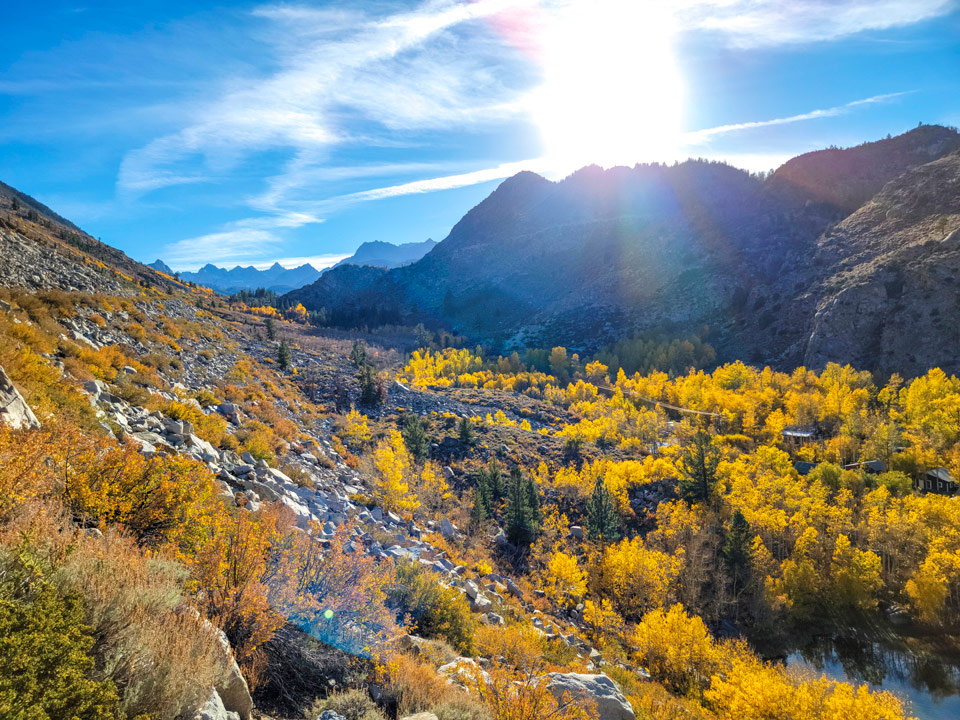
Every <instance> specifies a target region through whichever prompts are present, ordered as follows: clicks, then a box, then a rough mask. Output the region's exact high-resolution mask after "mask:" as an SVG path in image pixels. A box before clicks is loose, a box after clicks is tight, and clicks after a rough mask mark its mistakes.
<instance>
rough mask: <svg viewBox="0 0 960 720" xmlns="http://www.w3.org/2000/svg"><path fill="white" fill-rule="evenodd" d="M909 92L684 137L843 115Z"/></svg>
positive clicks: (693, 139)
mask: <svg viewBox="0 0 960 720" xmlns="http://www.w3.org/2000/svg"><path fill="white" fill-rule="evenodd" d="M908 94H909V92H895V93H886V94H883V95H874V96H872V97H868V98H863V99H862V100H853V101H852V102H848V103H844V104H843V105H835V106H834V107H829V108H822V109H819V110H810V111H809V112H805V113H800V114H799V115H790V116H788V117H780V118H773V119H771V120H752V121H750V122H742V123H733V124H730V125H718V126H717V127H712V128H707V129H705V130H696V131H694V132H691V133H687V135H686V136H685V138H684V139H685V141H686V142H687V143H689V144H690V145H697V144H699V143H702V142H705V141H707V140H710V139H711V138H714V137H716V136H718V135H726V134H728V133H733V132H738V131H741V130H756V129H758V128H764V127H772V126H774V125H789V124H791V123H797V122H803V121H804V120H816V119H818V118H826V117H836V116H837V115H843V114H845V113H848V112H850V111H851V110H852V109H854V108H856V107H859V106H862V105H873V104H875V103H882V102H888V101H890V100H893V99H894V98H898V97H902V96H903V95H908Z"/></svg>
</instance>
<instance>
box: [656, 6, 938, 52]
mask: <svg viewBox="0 0 960 720" xmlns="http://www.w3.org/2000/svg"><path fill="white" fill-rule="evenodd" d="M675 7H676V10H677V12H678V13H679V14H680V15H681V16H682V18H683V20H684V25H685V26H686V27H691V28H698V29H701V30H707V31H712V32H715V33H718V34H720V35H722V36H724V37H725V38H726V39H727V41H728V42H729V43H730V44H732V45H735V46H738V47H742V48H754V47H770V46H777V45H788V44H795V43H810V42H826V41H831V40H837V39H838V38H842V37H847V36H849V35H854V34H856V33H860V32H864V31H868V30H886V29H888V28H894V27H902V26H906V25H912V24H914V23H917V22H921V21H923V20H930V19H932V18H936V17H940V16H942V15H945V14H946V13H948V12H950V11H951V10H954V9H956V7H957V4H956V0H908V1H907V2H904V1H903V0H802V1H800V0H678V2H677V5H676V6H675Z"/></svg>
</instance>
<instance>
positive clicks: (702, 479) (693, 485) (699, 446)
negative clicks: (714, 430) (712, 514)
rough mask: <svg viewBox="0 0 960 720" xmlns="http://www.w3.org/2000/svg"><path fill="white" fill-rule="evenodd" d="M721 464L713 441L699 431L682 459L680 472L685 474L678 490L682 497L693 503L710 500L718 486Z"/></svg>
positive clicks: (685, 450) (684, 450)
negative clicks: (718, 468) (718, 473)
mask: <svg viewBox="0 0 960 720" xmlns="http://www.w3.org/2000/svg"><path fill="white" fill-rule="evenodd" d="M719 464H720V452H719V451H718V450H717V448H716V446H715V445H714V444H713V439H712V438H711V437H710V436H709V435H708V434H707V433H706V432H704V431H703V430H698V431H697V434H696V435H694V436H693V440H691V442H690V444H688V445H687V446H686V447H685V448H684V449H683V454H682V455H681V458H680V470H681V472H682V473H683V476H682V477H681V478H680V483H679V488H678V491H679V493H680V497H682V498H683V499H684V500H686V501H687V502H691V503H694V502H707V501H708V500H710V498H711V496H712V495H713V488H714V486H715V485H716V484H717V465H719Z"/></svg>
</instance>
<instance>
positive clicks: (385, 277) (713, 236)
mask: <svg viewBox="0 0 960 720" xmlns="http://www.w3.org/2000/svg"><path fill="white" fill-rule="evenodd" d="M958 148H960V135H958V134H957V132H956V131H955V130H953V129H949V128H943V127H939V126H921V127H918V128H916V129H914V130H912V131H910V132H908V133H905V134H903V135H900V136H897V137H894V138H889V139H885V140H880V141H877V142H872V143H866V144H864V145H861V146H859V147H855V148H849V149H845V150H840V149H829V150H823V151H818V152H814V153H808V154H806V155H802V156H799V157H797V158H794V159H792V160H790V161H789V162H787V163H785V164H784V165H783V166H782V167H781V168H779V169H778V170H777V171H776V172H775V173H773V174H772V175H771V176H770V177H768V178H765V179H764V178H761V177H757V176H752V175H750V174H749V173H746V172H744V171H741V170H737V169H735V168H732V167H730V166H728V165H725V164H722V163H714V162H705V161H688V162H685V163H682V164H678V165H674V166H665V165H638V166H636V167H633V168H625V167H617V168H611V169H609V170H602V169H600V168H598V167H595V166H591V167H586V168H583V169H582V170H579V171H577V172H576V173H574V174H572V175H570V176H569V177H567V178H565V179H564V180H562V181H560V182H550V181H548V180H546V179H544V178H542V177H540V176H538V175H536V174H534V173H529V172H523V173H520V174H518V175H516V176H514V177H512V178H509V179H508V180H506V181H504V182H503V183H502V184H501V185H500V186H499V187H498V188H497V189H496V190H495V191H494V192H493V193H492V194H491V195H490V196H489V197H487V198H486V199H485V200H484V201H483V202H481V203H480V204H479V205H477V206H476V207H475V208H473V209H472V210H471V211H470V212H468V213H467V214H466V215H465V216H464V217H463V219H461V220H460V221H459V222H458V223H457V224H456V226H454V228H453V229H452V230H451V232H450V234H449V235H448V236H447V238H446V239H444V240H443V241H442V242H441V243H439V244H438V245H437V246H436V247H435V248H434V249H433V250H432V251H431V252H429V253H428V254H427V255H426V256H425V257H424V258H423V259H422V260H420V261H419V262H417V263H414V264H412V265H409V266H407V267H403V268H398V269H394V270H390V271H379V272H363V273H358V272H356V271H355V270H348V269H347V268H345V267H343V268H335V269H333V270H331V271H329V272H327V273H325V274H324V276H323V277H321V278H320V279H319V280H318V281H317V282H316V283H314V284H312V285H309V286H306V287H304V288H301V289H300V290H298V291H295V292H293V293H291V294H290V295H289V296H288V297H289V299H292V300H295V301H299V302H303V303H304V305H306V306H307V307H308V308H310V309H319V308H320V307H326V308H327V310H328V312H331V311H332V312H333V313H338V312H339V313H340V317H341V319H342V320H343V321H344V322H353V321H359V322H362V321H363V318H368V319H374V320H376V319H388V320H390V321H403V322H417V321H424V322H426V323H428V324H432V325H434V326H447V327H450V328H452V329H454V330H456V331H458V332H460V333H463V334H465V335H468V336H469V337H471V338H473V339H475V340H478V341H484V342H488V343H491V344H492V345H494V346H496V347H506V348H509V347H511V346H522V345H525V344H537V345H549V344H564V345H566V346H568V347H571V348H575V349H582V350H590V349H594V348H596V347H598V346H599V345H601V344H604V343H606V342H610V341H612V340H615V339H617V338H620V337H623V336H624V335H626V334H629V333H630V332H633V331H638V330H639V331H658V332H676V333H687V332H691V331H696V330H697V329H699V328H700V327H702V326H703V325H708V326H710V327H711V329H712V330H711V332H712V334H711V342H712V343H713V344H714V345H716V347H717V349H718V352H719V357H720V359H721V360H729V359H733V358H742V359H744V360H749V361H753V362H766V363H772V364H775V365H779V366H789V365H792V364H797V363H800V362H804V361H806V362H810V363H813V364H814V365H822V364H823V363H824V362H826V361H828V360H838V361H844V362H845V361H852V360H856V361H857V362H858V363H859V364H860V365H861V366H864V367H869V368H872V369H886V368H899V367H901V366H902V367H904V368H911V369H916V370H920V369H925V368H926V367H927V366H928V365H930V364H936V363H940V364H941V365H943V366H944V367H945V368H950V369H954V368H956V367H957V366H958V363H957V362H956V361H953V360H950V361H947V360H946V359H941V358H939V356H938V359H937V360H936V361H933V360H932V359H930V358H928V356H927V354H926V353H925V351H923V350H922V349H919V350H917V351H916V352H913V353H909V352H907V351H906V350H903V352H901V351H900V350H898V349H897V347H898V346H897V345H896V344H893V345H885V346H884V347H885V350H884V352H882V353H879V354H878V353H877V347H876V342H875V341H874V340H872V339H869V338H867V337H866V336H864V335H863V334H858V333H853V334H851V332H850V329H849V328H848V327H847V323H846V321H843V320H841V315H842V313H836V312H829V311H828V310H827V308H828V307H832V306H833V305H835V304H836V303H835V302H834V301H832V300H831V298H834V297H835V296H836V295H837V293H838V292H840V291H843V290H844V289H845V288H847V286H848V285H850V286H851V287H852V283H855V282H857V281H856V278H859V277H860V276H861V275H862V274H863V273H866V272H867V267H868V266H869V267H874V266H875V265H877V263H878V258H879V257H880V256H883V257H887V259H891V258H890V257H888V256H890V254H891V253H893V254H894V255H897V254H898V253H899V252H900V251H899V250H897V249H896V248H901V247H903V248H907V247H909V248H912V249H911V250H910V251H909V252H910V257H911V258H912V259H911V260H910V261H909V267H910V270H909V272H907V275H909V278H908V279H906V280H905V281H904V282H903V283H902V288H901V289H900V290H897V291H895V293H894V294H896V292H899V293H900V294H899V295H896V297H894V296H893V295H891V296H886V297H884V298H883V302H881V303H879V304H878V305H877V306H876V307H875V308H874V309H873V310H872V312H874V313H875V314H877V315H885V314H887V313H889V312H891V311H893V310H896V309H897V308H899V307H900V305H904V306H910V305H913V304H915V300H916V302H921V301H922V300H921V299H920V298H919V297H918V298H916V299H914V298H913V296H912V293H913V292H914V286H915V285H916V286H917V288H919V286H920V285H925V284H926V283H927V282H928V280H927V275H928V274H929V273H936V272H939V271H938V270H936V268H937V267H939V265H938V259H937V258H938V253H940V250H938V247H937V244H938V243H939V242H940V241H941V240H942V239H944V238H946V237H947V233H946V232H945V230H946V229H952V228H955V227H956V226H957V224H960V223H958V221H957V218H956V217H954V213H955V209H954V208H953V206H952V203H953V202H954V200H955V196H954V197H950V195H949V192H944V191H943V188H945V187H946V188H948V187H950V183H952V182H954V181H955V179H956V177H957V160H956V153H957V151H958ZM934 178H935V179H934ZM906 196H909V197H910V200H909V203H910V213H909V219H908V218H907V217H906V216H903V217H900V219H899V220H897V221H896V222H894V220H893V219H891V218H890V217H888V214H889V212H893V213H894V214H896V213H897V212H900V210H897V208H899V207H900V205H901V204H902V203H903V202H907V200H905V199H904V198H905V197H906ZM871 198H874V199H873V200H872V201H871ZM898 217H899V216H898ZM935 227H938V228H940V230H937V231H936V232H935V231H934V228H935ZM891 244H893V245H895V246H896V248H891V247H888V246H889V245H891ZM881 246H882V247H883V248H886V249H883V250H882V251H881V249H880V248H881ZM830 248H833V249H832V250H831V249H830ZM914 255H916V257H914ZM891 257H892V256H891ZM851 263H853V264H854V265H857V264H863V265H864V269H863V271H862V272H856V271H854V269H853V268H851V267H849V266H850V264H851ZM894 284H896V283H894ZM881 285H883V283H881ZM884 287H886V285H884ZM858 292H860V291H858ZM917 292H920V290H919V289H918V290H917ZM904 293H906V294H904ZM831 303H833V305H832V304H831ZM897 311H898V312H899V310H897ZM940 311H941V312H945V311H946V308H941V310H940ZM929 330H930V332H931V333H935V332H936V331H935V330H934V329H933V326H932V325H931V327H930V329H929ZM835 336H837V337H842V338H848V339H849V341H847V340H843V341H840V340H837V341H835ZM936 337H937V335H935V334H934V335H931V336H930V337H929V338H924V339H925V340H926V339H929V340H930V341H931V342H934V341H935V339H936ZM923 344H926V343H921V347H922V345H923ZM930 357H931V358H932V356H930Z"/></svg>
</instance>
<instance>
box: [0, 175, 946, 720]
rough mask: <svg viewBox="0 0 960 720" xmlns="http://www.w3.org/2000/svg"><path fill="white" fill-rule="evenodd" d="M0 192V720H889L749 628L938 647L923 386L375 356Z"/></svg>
mask: <svg viewBox="0 0 960 720" xmlns="http://www.w3.org/2000/svg"><path fill="white" fill-rule="evenodd" d="M718 172H726V171H725V170H722V169H718ZM524 182H527V181H524ZM529 182H530V184H531V186H536V185H537V184H538V183H539V181H537V180H533V179H529ZM544 182H545V181H544ZM744 182H745V183H747V184H749V182H750V181H748V180H747V179H745V180H744ZM529 191H530V192H536V188H535V187H533V188H531V189H529ZM13 197H14V196H12V195H10V194H9V193H8V194H2V191H0V218H2V221H3V223H4V227H5V229H4V230H3V231H0V258H3V260H2V261H0V280H2V285H3V287H2V288H0V366H2V367H3V369H4V371H5V373H6V375H8V376H9V378H10V380H11V381H12V384H13V387H14V388H15V390H13V391H10V392H8V393H7V395H8V396H9V397H7V396H4V397H3V398H2V400H0V405H3V406H4V407H14V406H15V405H14V401H18V400H19V399H20V398H22V400H23V401H25V403H26V404H27V405H29V407H30V408H32V410H33V412H34V414H35V416H36V421H37V422H36V423H34V422H32V421H29V419H28V421H25V422H24V421H18V422H17V423H16V424H17V427H13V423H12V421H11V420H9V419H7V420H6V422H0V628H2V629H3V632H2V633H0V636H2V637H0V716H2V717H30V718H41V719H43V718H50V719H51V720H55V719H57V718H67V717H69V718H81V719H83V720H86V719H87V718H98V719H100V718H104V719H106V718H111V719H113V718H139V719H140V720H144V718H151V719H153V720H160V719H168V718H169V719H171V720H172V719H174V718H187V719H188V720H193V718H195V717H201V716H200V715H198V712H202V713H206V716H207V717H216V718H217V720H225V719H226V718H232V717H241V718H249V717H274V718H299V717H303V716H304V714H305V713H306V714H307V716H308V717H309V718H310V720H313V719H314V718H315V717H317V716H319V715H320V714H321V713H322V712H324V711H332V712H333V713H335V714H336V716H338V717H341V718H343V719H344V720H354V718H357V719H359V718H364V719H365V720H384V718H389V719H391V720H392V719H393V718H403V717H408V716H410V715H414V714H417V713H423V712H428V713H432V714H433V715H434V716H436V718H437V720H461V719H463V720H548V719H549V720H587V719H588V718H598V719H599V720H633V719H634V718H650V719H667V718H680V717H683V718H720V719H730V720H733V719H734V718H736V719H737V720H752V719H757V720H760V719H766V718H771V719H772V718H782V717H790V718H810V719H811V720H812V719H814V718H817V719H824V720H841V719H842V718H853V717H857V718H859V717H862V718H881V719H884V720H887V719H889V720H896V719H898V718H903V717H906V716H907V715H908V714H909V710H907V709H905V708H904V706H903V704H902V703H901V701H900V700H899V699H898V698H897V697H895V696H894V695H892V694H891V693H888V692H883V691H880V692H875V691H871V690H870V689H869V688H868V687H867V686H866V685H854V684H852V683H846V682H837V681H834V680H830V679H828V678H827V677H825V676H821V675H819V674H817V675H813V676H811V675H809V674H803V673H799V672H795V671H794V670H792V669H788V668H786V667H785V666H784V665H783V664H782V663H779V662H777V661H775V660H768V659H765V658H764V657H763V656H762V655H761V654H760V652H759V651H760V650H762V648H761V647H760V645H759V643H758V640H759V639H761V638H766V639H770V638H778V637H792V636H798V635H802V634H804V633H813V632H817V631H823V630H824V628H825V627H829V626H840V625H842V624H847V623H851V622H855V623H863V624H867V625H870V624H873V625H876V626H881V627H886V626H887V623H888V619H889V618H897V619H898V621H900V622H903V623H904V624H905V625H907V626H909V627H911V628H913V629H914V630H915V631H917V632H935V633H938V634H940V635H941V636H943V637H944V638H945V642H951V641H952V640H951V638H952V634H953V633H955V632H956V630H957V628H958V623H960V572H958V570H960V511H958V509H957V508H958V507H960V506H958V505H957V501H956V500H955V499H954V498H950V497H944V496H940V495H937V494H933V493H922V492H920V491H918V490H916V489H915V481H916V480H918V479H919V480H921V481H922V480H923V479H924V478H925V477H926V472H927V471H928V470H934V469H939V468H945V470H944V472H950V473H952V474H953V477H960V380H958V379H957V378H956V377H954V376H952V375H949V374H947V373H945V372H943V371H941V370H938V369H933V370H930V371H928V372H924V373H921V374H918V375H917V376H915V377H908V378H901V377H900V376H896V375H892V376H889V377H883V378H882V379H880V378H875V377H874V376H873V375H871V374H870V373H868V372H865V371H861V370H858V369H856V368H854V367H851V366H849V365H839V364H836V363H830V364H827V365H826V366H825V367H824V368H823V369H822V370H819V371H816V370H809V369H806V368H802V367H800V368H797V369H795V370H793V371H791V372H789V373H786V372H779V371H775V370H773V369H770V368H760V367H754V366H751V365H747V364H744V363H743V362H732V363H725V364H722V365H720V366H719V367H716V368H715V369H713V370H707V369H697V368H698V367H700V368H702V367H704V366H712V365H713V363H714V359H713V356H712V353H713V350H712V348H710V347H709V346H708V345H706V344H705V343H703V342H702V341H700V339H699V338H698V337H697V336H691V337H690V338H689V339H685V340H675V341H666V340H664V341H661V340H655V339H653V337H652V336H651V337H646V338H643V337H641V338H638V339H635V342H625V343H621V344H619V345H614V346H611V347H608V348H607V349H606V350H605V351H604V352H602V353H600V354H598V356H597V357H594V358H587V357H586V355H584V356H583V357H581V356H580V355H578V354H576V353H573V352H568V350H567V349H566V348H565V347H562V346H559V345H558V346H555V347H551V348H550V349H549V350H539V351H538V350H535V349H533V350H531V351H530V352H528V353H526V354H525V355H524V357H522V358H521V356H520V355H519V354H515V355H506V356H498V355H495V354H489V355H488V354H485V353H484V352H483V351H482V349H478V350H467V349H462V348H460V349H458V348H445V349H444V348H440V347H438V343H437V339H438V338H437V336H436V335H435V334H434V333H431V332H429V331H428V330H427V329H426V328H419V329H418V331H417V332H416V333H415V337H416V341H415V342H416V344H419V345H420V349H419V350H417V351H415V352H413V353H411V354H409V355H407V354H402V353H400V352H398V351H396V350H394V349H391V348H390V347H387V346H386V345H387V343H386V342H385V339H384V338H386V337H387V336H385V335H384V336H379V340H381V341H382V342H377V340H378V336H376V335H367V336H366V342H364V341H363V340H361V339H360V338H359V337H358V338H353V337H349V336H341V335H338V334H336V333H329V334H324V333H322V332H318V331H317V330H316V328H314V327H311V326H310V325H308V324H307V321H308V320H309V315H308V312H307V309H306V308H305V307H303V306H298V305H289V306H288V307H287V310H286V311H284V312H280V311H278V310H276V309H275V308H273V307H272V306H268V305H264V306H248V305H245V304H240V303H230V302H228V301H227V300H226V299H224V298H222V297H219V296H216V295H214V294H212V293H210V292H209V291H205V290H204V289H202V288H198V287H193V286H191V285H189V284H187V283H182V282H179V281H177V280H176V279H174V278H172V277H168V276H165V275H162V274H160V273H157V272H155V271H153V270H151V269H148V268H146V267H145V266H141V265H139V264H137V263H134V262H133V261H131V260H129V259H127V258H125V256H122V254H121V253H119V252H117V251H115V250H108V249H102V248H101V246H100V245H95V244H92V243H93V242H95V241H92V239H90V238H88V237H87V236H85V235H83V234H82V233H80V231H78V230H76V229H71V228H69V227H68V226H66V225H64V224H63V223H62V221H61V220H59V219H58V218H56V217H55V216H53V215H51V214H42V213H41V210H36V209H32V210H31V207H27V206H26V203H24V202H22V201H19V202H18V203H16V204H14V203H13V202H12V199H13ZM31 212H33V213H34V214H33V215H31V214H30V213H31ZM71 233H75V234H76V235H73V234H71ZM64 235H66V236H67V237H66V238H64ZM439 250H440V248H439V247H438V248H437V249H436V250H434V251H433V252H432V253H431V256H433V255H435V254H437V252H438V251H439ZM28 254H29V257H30V265H29V268H27V267H26V266H25V265H23V263H22V262H21V260H18V259H17V258H24V257H28ZM11 258H13V259H12V260H11ZM28 270H29V272H28ZM64 278H67V279H66V280H64ZM71 288H72V289H71ZM443 337H445V338H446V337H447V336H443ZM408 341H409V339H408ZM613 359H616V361H617V363H618V364H622V365H628V366H629V372H628V371H627V370H624V369H623V368H620V367H616V366H614V365H612V364H607V363H612V362H613ZM663 363H666V364H668V365H671V366H673V367H671V368H669V369H670V370H672V371H671V372H666V371H665V370H666V369H658V367H657V366H658V365H660V364H663ZM687 366H691V369H689V370H687V369H686V367H687ZM16 406H19V402H17V403H16ZM4 418H7V415H6V414H3V415H0V420H3V419H4ZM805 427H813V428H815V431H814V432H813V434H812V436H811V437H810V438H809V440H803V441H796V440H792V439H791V436H790V435H789V434H784V431H785V430H788V429H791V428H792V429H796V428H805ZM864 461H881V462H882V464H883V467H882V468H880V467H878V466H875V465H874V466H869V468H868V466H866V465H862V464H858V463H862V462H864ZM868 469H869V470H870V472H868ZM875 470H879V472H874V471H875ZM54 678H56V679H54ZM232 713H236V715H232ZM326 718H327V719H328V720H330V718H331V716H330V715H327V716H326ZM333 720H336V718H333ZM421 720H432V719H431V718H428V717H424V716H421Z"/></svg>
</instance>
